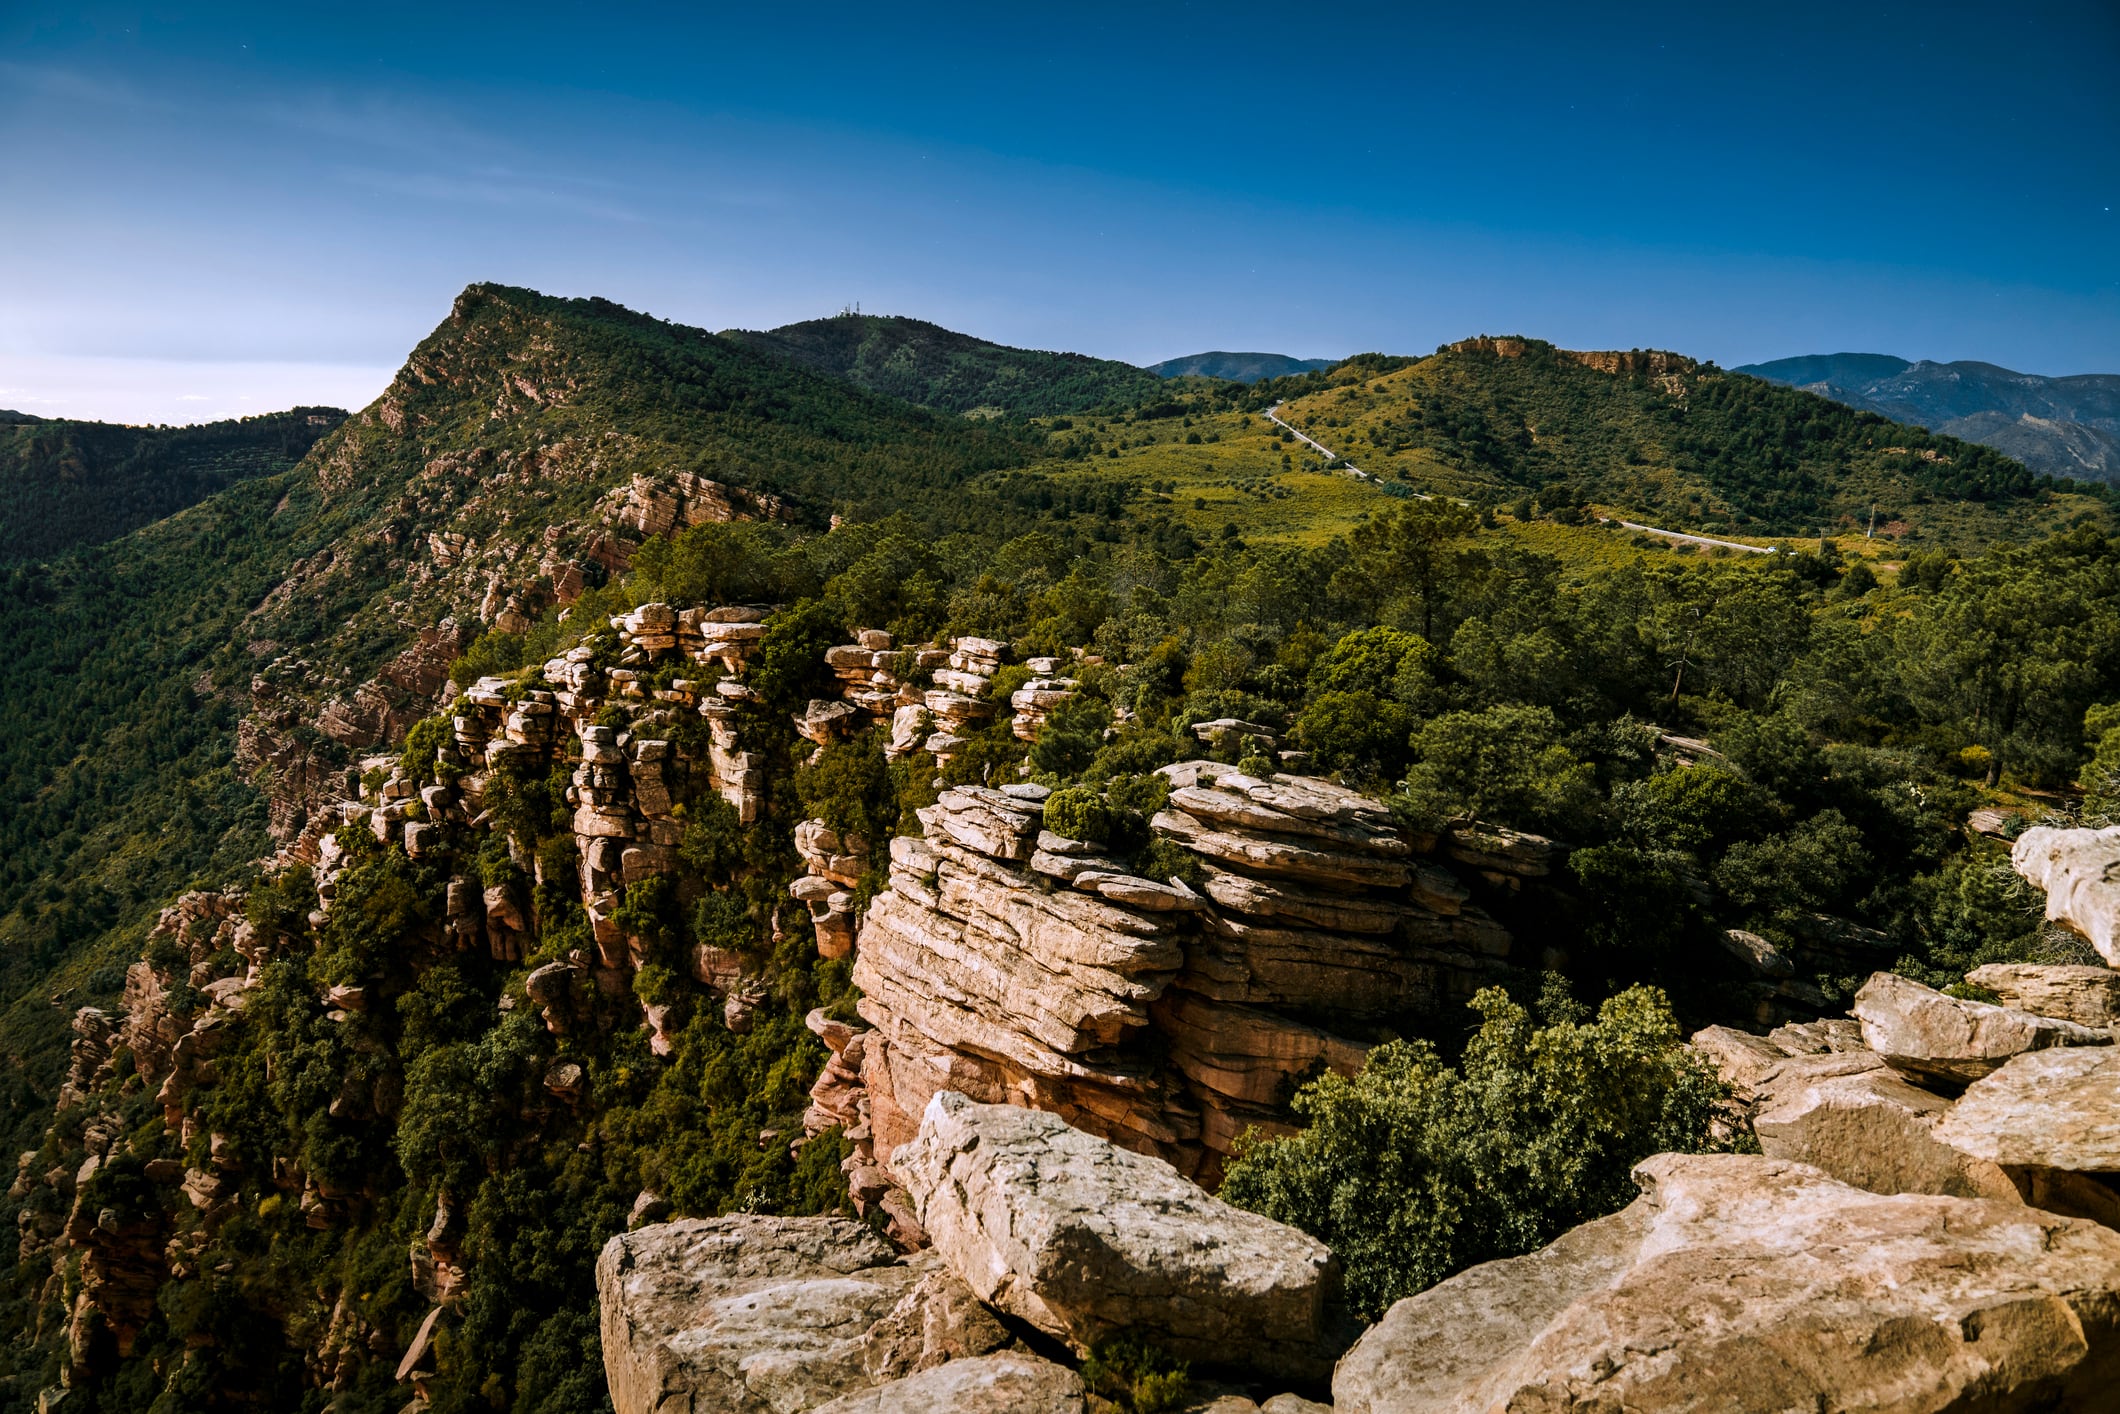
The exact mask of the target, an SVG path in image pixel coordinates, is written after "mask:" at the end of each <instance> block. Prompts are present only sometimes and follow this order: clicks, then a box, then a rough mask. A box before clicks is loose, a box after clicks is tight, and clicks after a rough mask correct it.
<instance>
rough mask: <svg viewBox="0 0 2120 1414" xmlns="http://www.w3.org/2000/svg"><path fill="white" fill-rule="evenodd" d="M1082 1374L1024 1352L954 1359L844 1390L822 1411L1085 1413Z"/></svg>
mask: <svg viewBox="0 0 2120 1414" xmlns="http://www.w3.org/2000/svg"><path fill="white" fill-rule="evenodd" d="M1083 1396H1084V1390H1083V1388H1082V1377H1081V1376H1080V1375H1078V1374H1076V1373H1075V1372H1074V1371H1073V1370H1070V1369H1068V1368H1067V1367H1066V1366H1065V1365H1055V1364H1054V1363H1053V1362H1052V1361H1050V1360H1040V1359H1039V1358H1038V1357H1037V1356H1035V1355H1027V1354H1024V1353H1022V1352H1020V1351H1006V1352H1003V1353H1002V1354H999V1355H980V1356H975V1357H973V1358H971V1359H968V1360H952V1361H950V1362H949V1363H948V1364H947V1365H938V1366H937V1367H935V1368H934V1369H932V1370H925V1371H922V1372H921V1373H920V1374H917V1375H908V1376H907V1377H906V1378H904V1379H902V1380H893V1381H892V1382H891V1383H890V1384H887V1385H879V1386H877V1387H876V1388H875V1389H868V1390H862V1391H861V1392H860V1393H858V1394H849V1395H842V1396H841V1397H840V1398H838V1399H835V1400H833V1401H832V1402H831V1403H830V1404H826V1405H823V1406H821V1407H820V1408H819V1410H818V1414H1082V1410H1083V1409H1084V1407H1085V1406H1084V1399H1083Z"/></svg>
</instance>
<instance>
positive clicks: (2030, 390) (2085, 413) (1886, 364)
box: [1736, 353, 2120, 483]
mask: <svg viewBox="0 0 2120 1414" xmlns="http://www.w3.org/2000/svg"><path fill="white" fill-rule="evenodd" d="M1736 371H1737V372H1739V373H1749V374H1751V375H1752V376H1753V377H1755V378H1764V379H1766V380H1767V381H1768V382H1770V383H1783V384H1786V385H1788V386H1790V387H1793V388H1801V389H1803V390H1804V391H1805V392H1810V393H1817V394H1819V395H1820V396H1822V397H1828V398H1832V399H1833V400H1834V401H1836V402H1842V403H1846V404H1847V405H1848V406H1850V407H1856V408H1862V409H1864V410H1865V411H1868V412H1874V413H1877V414H1878V415H1879V416H1882V417H1889V418H1891V419H1892V420H1893V421H1894V422H1909V423H1913V424H1914V425H1915V426H1918V427H1926V428H1928V429H1930V430H1931V431H1933V432H1941V433H1943V434H1945V435H1946V436H1951V437H1959V438H1963V439H1964V440H1965V441H1968V442H1979V443H1981V444H1983V445H1985V446H1989V447H1993V448H1994V449H1995V450H1996V451H1998V452H2003V453H2006V454H2008V455H2009V456H2012V457H2015V458H2016V459H2017V460H2018V461H2021V462H2023V463H2024V464H2025V465H2026V466H2027V467H2030V468H2031V469H2032V470H2033V471H2037V472H2043V473H2045V474H2047V475H2049V476H2072V477H2075V478H2076V479H2078V480H2080V481H2106V482H2114V483H2120V374H2113V373H2080V374H2076V375H2073V376H2071V377H2067V378H2044V377H2041V376H2039V375H2038V374H2035V373H2017V372H2014V371H2012V370H2010V369H2007V368H1998V367H1997V366H1996V365H1994V364H1992V363H1974V362H1970V361H1966V362H1959V363H1931V362H1929V361H1928V360H1926V359H1924V360H1922V361H1921V362H1919V363H1910V362H1908V361H1907V360H1906V359H1903V358H1895V357H1893V356H1892V355H1890V354H1867V353H1840V354H1811V355H1807V356H1805V357H1802V358H1778V359H1775V360H1773V361H1772V362H1770V363H1753V364H1747V365H1745V366H1744V367H1742V368H1739V369H1737V370H1736Z"/></svg>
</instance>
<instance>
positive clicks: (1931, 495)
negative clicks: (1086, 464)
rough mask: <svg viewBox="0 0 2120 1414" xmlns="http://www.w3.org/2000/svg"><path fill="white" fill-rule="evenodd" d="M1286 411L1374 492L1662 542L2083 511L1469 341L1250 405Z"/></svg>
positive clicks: (1782, 404)
mask: <svg viewBox="0 0 2120 1414" xmlns="http://www.w3.org/2000/svg"><path fill="white" fill-rule="evenodd" d="M1282 400H1286V406H1285V407H1283V408H1282V410H1281V415H1282V416H1283V417H1285V418H1287V419H1288V420H1289V421H1290V422H1292V423H1294V424H1296V425H1297V426H1298V427H1301V428H1303V429H1305V430H1306V431H1308V432H1309V433H1310V434H1311V435H1312V436H1314V437H1316V438H1317V439H1318V440H1319V441H1321V442H1323V443H1324V444H1325V445H1326V446H1328V447H1330V448H1332V449H1333V451H1335V452H1337V453H1339V454H1341V455H1342V456H1344V457H1346V458H1347V459H1348V460H1350V461H1352V462H1354V463H1355V464H1356V465H1358V466H1360V467H1362V468H1363V469H1364V470H1366V471H1370V472H1373V473H1375V474H1377V475H1379V476H1381V477H1383V478H1385V479H1386V480H1403V481H1406V482H1409V483H1411V484H1412V485H1413V486H1415V487H1416V488H1418V489H1423V490H1427V489H1439V490H1445V491H1448V492H1450V493H1451V494H1455V495H1459V496H1464V497H1468V498H1471V499H1475V500H1484V501H1488V502H1494V503H1499V504H1510V503H1513V502H1514V501H1515V500H1517V499H1518V498H1520V497H1523V496H1526V495H1528V496H1531V497H1533V498H1534V499H1535V500H1536V501H1537V502H1538V503H1539V504H1540V505H1541V506H1543V507H1547V508H1551V507H1555V506H1568V505H1576V506H1580V505H1585V504H1588V505H1595V506H1598V507H1601V508H1605V509H1608V510H1611V511H1617V512H1622V513H1627V514H1631V515H1633V516H1636V517H1639V518H1641V519H1644V520H1647V521H1650V522H1652V523H1655V524H1658V525H1663V526H1668V527H1671V528H1680V529H1693V530H1705V531H1709V532H1718V531H1719V532H1724V533H1733V532H1734V533H1738V534H1751V535H1768V536H1772V535H1784V536H1795V535H1817V534H1820V533H1824V532H1831V531H1835V530H1839V529H1854V530H1863V529H1866V528H1867V526H1868V525H1869V523H1870V518H1871V516H1872V512H1873V509H1874V513H1875V519H1876V524H1877V525H1879V526H1891V527H1893V533H1894V534H1895V535H1896V534H1902V533H1911V534H1916V535H1921V534H1926V535H1929V536H1931V537H1932V538H1939V537H1940V538H1941V539H1943V540H1944V541H1946V542H1948V543H1982V542H1985V541H1988V540H1992V539H1996V538H2010V537H2013V536H2017V535H2021V534H2024V533H2026V532H2027V531H2028V530H2036V529H2037V528H2038V527H2040V526H2042V525H2045V526H2049V527H2050V526H2052V525H2055V524H2059V523H2060V521H2061V520H2065V519H2066V518H2067V517H2068V516H2069V515H2073V514H2075V513H2076V512H2077V511H2078V510H2081V509H2083V508H2084V507H2085V506H2086V505H2090V504H2093V503H2092V502H2089V501H2086V500H2084V499H2082V498H2081V497H2078V496H2076V495H2074V494H2073V493H2074V492H2075V491H2077V490H2079V489H2088V488H2076V487H2074V486H2073V485H2072V484H2071V483H2067V482H2055V481H2053V480H2051V479H2049V478H2046V477H2042V476H2035V475H2034V474H2032V473H2031V472H2030V471H2027V470H2026V469H2025V468H2024V467H2023V466H2022V465H2021V464H2020V463H2017V462H2014V461H2012V460H2010V459H2009V458H2008V457H2005V456H2003V455H2002V454H2000V453H1999V452H1995V451H1993V450H1991V449H1989V448H1986V447H1982V446H1978V445H1975V444H1973V443H1969V442H1961V441H1959V440H1957V439H1956V438H1951V437H1941V436H1936V435H1934V434H1931V433H1928V432H1924V431H1922V430H1921V429H1919V428H1915V427H1907V426H1903V425H1899V424H1895V423H1891V422H1888V421H1886V420H1885V419H1883V418H1880V417H1877V416H1875V415H1874V414H1870V413H1864V412H1858V411H1856V410H1854V409H1852V408H1847V407H1844V406H1842V405H1840V404H1838V403H1835V402H1831V401H1829V400H1827V399H1825V398H1820V397H1816V396H1813V395H1811V394H1809V393H1803V392H1799V391H1797V390H1795V389H1791V388H1783V387H1777V386H1774V385H1772V384H1768V383H1765V382H1762V381H1760V380H1758V379H1755V378H1749V377H1743V376H1738V375H1732V374H1729V373H1725V372H1723V371H1722V370H1720V369H1718V368H1716V367H1715V366H1714V365H1713V364H1701V363H1696V362H1694V361H1693V360H1692V359H1688V358H1685V357H1682V356H1680V355H1677V354H1668V353H1656V352H1643V351H1635V352H1631V353H1571V352H1569V351H1566V350H1562V349H1557V348H1554V347H1553V346H1552V345H1550V344H1545V343H1541V342H1540V341H1538V340H1536V339H1520V338H1501V339H1496V338H1479V339H1468V340H1465V341H1464V342H1462V343H1458V344H1453V345H1450V346H1448V347H1446V348H1444V349H1442V350H1441V351H1439V352H1438V353H1436V354H1435V355H1433V356H1432V357H1429V358H1424V359H1418V360H1411V359H1389V358H1379V357H1376V356H1364V357H1361V358H1356V359H1351V360H1348V361H1347V362H1346V363H1343V364H1341V365H1339V366H1338V367H1336V368H1334V369H1332V370H1329V371H1327V372H1325V373H1319V374H1310V375H1306V376H1303V377H1299V378H1293V379H1283V380H1276V381H1273V382H1269V383H1264V384H1260V385H1257V386H1256V388H1255V389H1254V392H1253V402H1254V403H1255V404H1256V405H1259V406H1265V405H1267V404H1270V403H1273V402H1279V401H1282ZM2096 504H2102V501H2101V502H2098V503H2096Z"/></svg>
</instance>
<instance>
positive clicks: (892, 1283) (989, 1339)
mask: <svg viewBox="0 0 2120 1414" xmlns="http://www.w3.org/2000/svg"><path fill="white" fill-rule="evenodd" d="M596 1289H597V1295H598V1298H599V1300H600V1302H601V1305H602V1323H603V1348H604V1368H605V1371H606V1373H607V1375H608V1377H609V1380H610V1387H611V1402H612V1405H613V1407H614V1408H615V1409H616V1410H617V1411H618V1414H669V1411H671V1410H673V1409H689V1410H709V1409H712V1410H726V1411H730V1414H752V1411H758V1414H764V1411H773V1414H788V1411H795V1410H809V1409H816V1408H818V1407H819V1406H822V1405H827V1404H829V1403H831V1402H832V1401H833V1400H836V1399H838V1398H840V1397H841V1396H843V1395H847V1394H851V1393H855V1392H859V1391H862V1390H866V1389H870V1388H872V1387H874V1386H877V1385H882V1384H885V1383H886V1382H888V1381H891V1380H896V1379H899V1378H901V1377H903V1376H906V1375H910V1374H914V1373H916V1372H918V1371H922V1370H929V1369H932V1368H934V1367H936V1366H939V1365H942V1364H943V1363H944V1362H946V1361H950V1360H954V1359H957V1358H959V1357H976V1356H981V1355H985V1354H988V1353H990V1352H993V1351H996V1350H999V1349H1001V1348H1002V1347H1004V1346H1006V1345H1008V1344H1009V1343H1010V1337H1009V1335H1008V1333H1007V1332H1006V1331H1005V1330H1004V1329H1002V1327H1001V1325H1000V1324H999V1323H998V1322H996V1321H995V1320H994V1318H993V1316H992V1315H990V1314H989V1313H988V1312H987V1311H986V1309H985V1308H984V1307H982V1306H981V1305H980V1304H979V1303H978V1302H977V1301H975V1300H973V1299H972V1298H971V1294H970V1293H969V1292H968V1291H966V1289H965V1287H964V1285H963V1283H962V1282H960V1281H958V1280H957V1278H955V1277H954V1276H952V1275H950V1273H949V1272H948V1271H947V1270H945V1269H944V1268H943V1265H942V1262H941V1261H940V1259H939V1258H937V1257H935V1256H934V1255H932V1254H927V1255H920V1256H914V1257H900V1256H899V1255H898V1254H897V1253H896V1252H894V1251H892V1250H891V1248H890V1247H889V1246H888V1245H887V1244H885V1243H884V1242H882V1241H881V1240H880V1239H878V1238H877V1237H876V1236H875V1234H873V1233H871V1232H870V1231H869V1230H868V1229H867V1228H865V1227H862V1226H861V1225H860V1224H858V1223H852V1222H847V1221H844V1220H841V1219H837V1218H766V1217H752V1216H744V1215H736V1216H730V1217H724V1218H712V1219H690V1220H686V1221H683V1222H676V1223H668V1224H663V1225H659V1226H654V1227H645V1228H641V1229H639V1230H638V1231H635V1232H629V1233H624V1234H621V1235H620V1236H617V1237H614V1238H612V1239H611V1240H610V1242H608V1243H607V1244H605V1247H604V1250H603V1254H602V1256H601V1257H599V1258H598V1260H597V1264H596ZM855 1407H870V1406H858V1405H857V1406H855ZM875 1407H878V1408H898V1407H908V1406H902V1405H879V1406H875Z"/></svg>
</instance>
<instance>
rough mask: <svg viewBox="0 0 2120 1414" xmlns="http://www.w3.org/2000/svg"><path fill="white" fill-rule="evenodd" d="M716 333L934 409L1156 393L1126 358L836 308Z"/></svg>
mask: <svg viewBox="0 0 2120 1414" xmlns="http://www.w3.org/2000/svg"><path fill="white" fill-rule="evenodd" d="M722 337H724V338H726V339H731V340H734V341H735V342H737V343H740V344H743V345H745V346H746V347H749V348H754V349H758V350H761V351H763V352H766V353H771V354H775V355H778V356H779V357H781V358H785V359H787V360H789V361H790V362H793V363H799V364H802V365H804V366H806V367H809V368H815V369H818V370H820V371H822V372H825V373H829V374H831V375H833V376H834V377H838V378H844V379H846V380H847V381H848V382H850V383H852V384H854V385H855V386H856V387H859V388H865V389H867V390H868V391H870V392H872V393H882V394H885V395H887V396H889V397H893V398H903V399H904V400H905V401H907V402H909V403H918V404H920V405H921V406H922V407H931V408H935V409H937V410H938V411H941V412H952V413H981V414H987V415H993V414H1014V415H1016V416H1022V417H1044V416H1052V415H1055V414H1061V413H1071V412H1085V411H1089V410H1092V409H1097V408H1106V407H1109V408H1124V407H1129V406H1132V405H1134V404H1136V403H1140V402H1145V401H1151V400H1153V399H1154V398H1155V396H1156V383H1157V373H1156V372H1154V371H1152V370H1149V369H1145V368H1136V367H1135V366H1134V365H1132V364H1130V363H1118V362H1115V361H1113V360H1111V359H1102V358H1090V357H1089V356H1087V355H1085V354H1074V353H1047V352H1044V351H1042V350H1036V349H1012V348H1009V347H1007V346H1006V345H1002V344H992V343H988V342H987V341H986V340H984V339H975V338H971V337H969V336H968V335H964V334H958V333H953V332H951V331H950V330H948V329H944V328H941V327H940V326H938V325H934V324H929V323H925V322H924V321H922V320H918V319H905V318H900V317H896V316H884V315H874V314H851V313H848V314H839V315H835V316H833V317H832V318H830V319H812V320H808V321H805V322H804V323H801V324H788V325H783V326H782V327H781V328H778V329H771V330H766V331H764V332H758V331H753V330H747V329H731V330H728V331H727V332H726V333H724V334H723V336H722Z"/></svg>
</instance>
